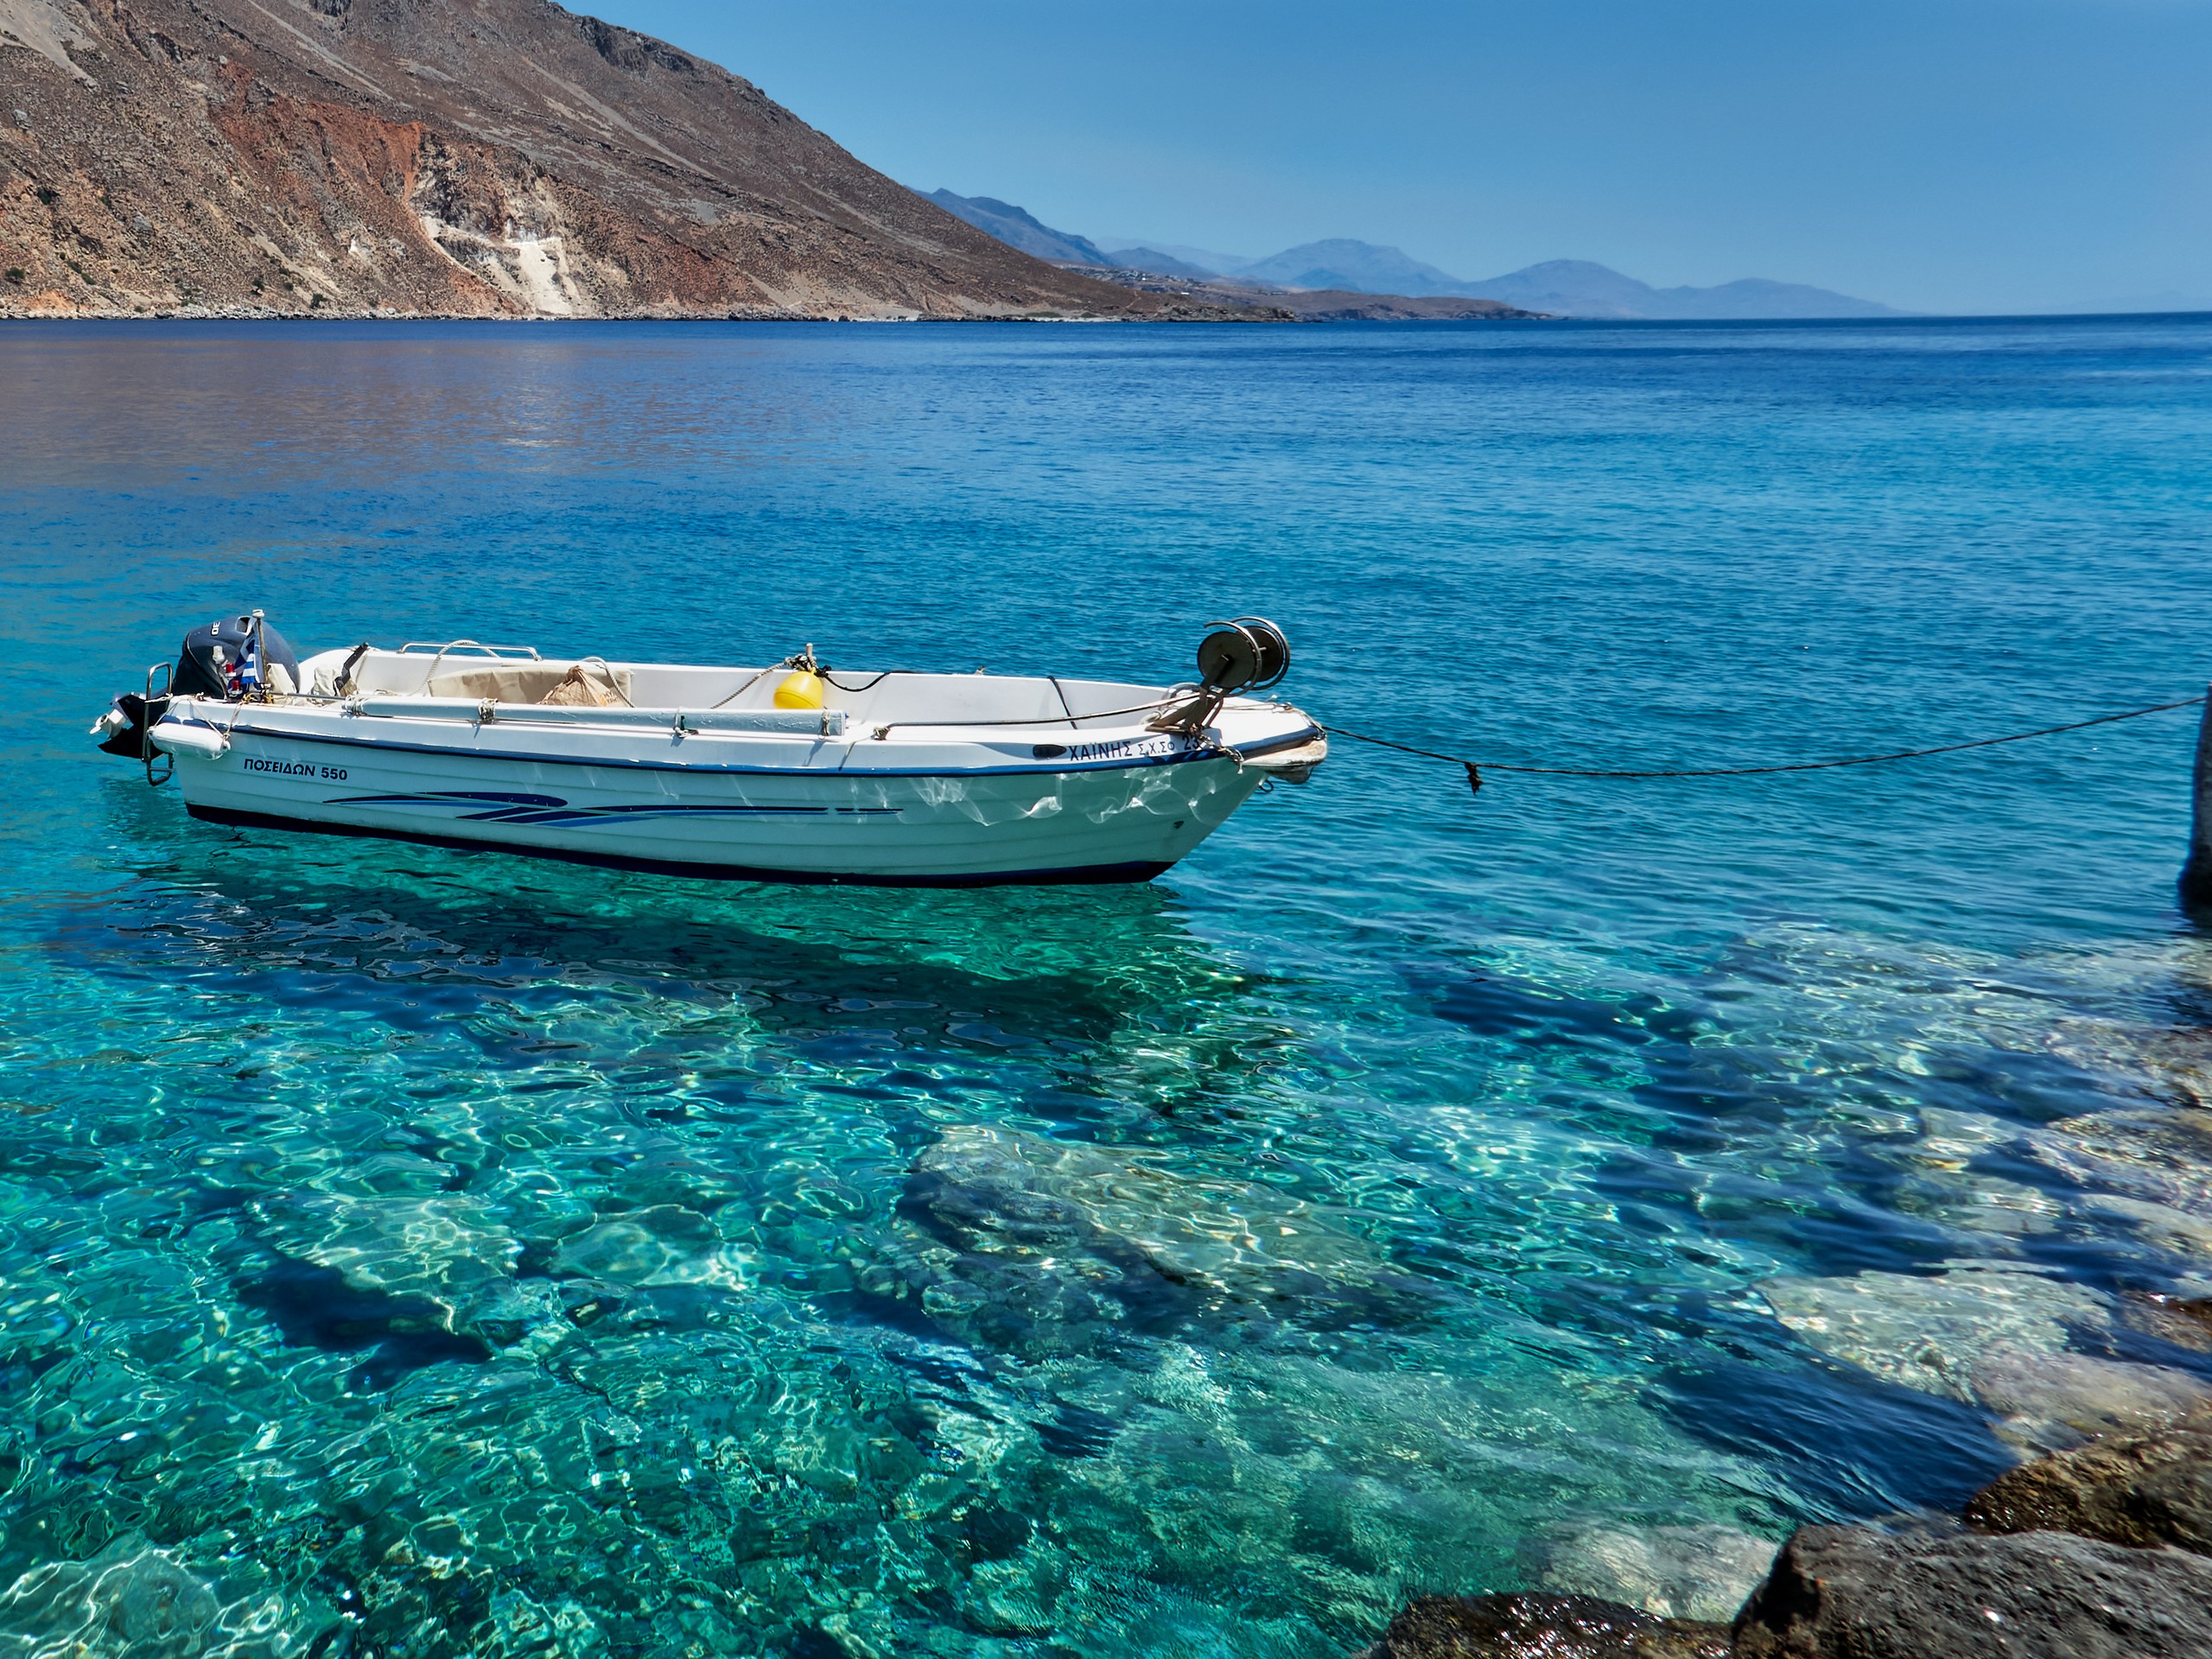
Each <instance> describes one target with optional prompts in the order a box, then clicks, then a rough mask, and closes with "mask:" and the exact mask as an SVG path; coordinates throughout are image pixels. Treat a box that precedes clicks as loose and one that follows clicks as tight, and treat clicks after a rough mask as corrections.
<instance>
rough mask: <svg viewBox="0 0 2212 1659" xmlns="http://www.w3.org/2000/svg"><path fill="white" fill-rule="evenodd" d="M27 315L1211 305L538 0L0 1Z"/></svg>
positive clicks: (2, 165) (1200, 308) (13, 306)
mask: <svg viewBox="0 0 2212 1659" xmlns="http://www.w3.org/2000/svg"><path fill="white" fill-rule="evenodd" d="M26 314H29V315H79V316H114V315H123V316H129V315H164V314H183V315H203V314H219V315H303V314H313V315H407V316H420V315H436V316H539V317H547V316H555V317H563V316H605V317H634V316H652V317H993V316H1154V317H1159V316H1178V315H1199V316H1204V315H1222V314H1221V313H1220V312H1219V311H1218V310H1217V309H1215V308H1213V307H1211V306H1210V305H1208V304H1205V303H1204V302H1193V301H1188V300H1183V299H1179V298H1178V297H1176V296H1162V295H1158V294H1147V293H1144V292H1141V291H1132V290H1131V289H1127V288H1122V287H1115V286H1109V285H1107V284H1104V283H1096V282H1093V281H1091V280H1090V279H1088V278H1086V277H1082V276H1080V275H1077V274H1075V273H1071V272H1067V271H1063V270H1056V269H1054V268H1053V267H1052V266H1050V265H1047V264H1043V263H1041V262H1039V261H1038V260H1035V259H1032V258H1029V257H1027V256H1025V255H1023V254H1021V253H1020V252H1019V251H1015V250H1014V249H1011V248H1008V247H1007V246H1005V245H1003V244H1001V243H1000V242H998V241H996V240H995V239H994V238H991V237H989V236H987V235H985V234H984V233H983V232H982V231H979V230H977V229H976V228H974V227H973V226H969V225H967V224H963V222H962V221H961V220H960V219H957V218H955V217H954V216H953V215H952V214H950V213H946V212H944V210H943V209H942V208H939V207H937V206H935V205H934V204H932V203H931V202H929V201H926V200H923V199H922V198H921V197H919V196H918V195H916V194H913V193H912V191H909V190H907V189H906V188H903V187H902V186H900V185H899V184H896V183H894V182H893V181H891V180H889V179H887V178H886V177H884V176H883V175H881V174H880V173H877V172H875V171H874V169H872V168H868V167H866V166H863V165H862V164H861V162H858V161H856V160H855V159H854V158H853V157H852V156H849V155H848V154H847V153H846V152H845V151H844V150H842V149H840V148H839V147H838V146H837V145H836V143H832V142H831V141H830V140H829V138H827V137H824V136H823V134H821V133H819V132H817V131H816V130H814V129H813V128H811V127H810V126H808V125H807V124H805V123H804V122H803V121H801V120H800V119H799V118H798V117H796V116H794V115H792V114H791V112H790V111H788V110H785V109H784V108H782V107H781V106H780V105H777V104H775V103H774V102H772V100H770V99H768V97H767V96H766V94H765V93H763V92H761V91H760V89H759V88H758V87H756V86H752V85H751V84H749V83H748V82H747V81H744V80H741V79H738V78H737V77H736V76H734V75H732V74H729V73H726V72H725V71H723V70H721V69H719V68H717V67H715V66H714V65H713V64H710V63H705V62H702V61H701V60H698V59H696V58H694V57H691V56H689V55H688V54H684V53H682V52H679V51H677V49H676V48H673V47H671V46H668V45H665V44H664V43H663V42H661V41H656V40H652V39H650V38H648V37H646V36H645V35H635V34H632V33H631V32H630V31H628V30H626V29H615V28H612V27H610V26H609V25H607V24H606V23H602V22H599V21H597V20H596V19H594V18H590V17H581V16H575V15H573V14H571V13H569V12H567V11H563V10H561V8H559V7H558V6H556V5H551V4H549V3H545V0H438V3H435V4H423V3H419V0H0V315H26ZM1245 315H1249V313H1246V314H1245Z"/></svg>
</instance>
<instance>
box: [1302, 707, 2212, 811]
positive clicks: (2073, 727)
mask: <svg viewBox="0 0 2212 1659" xmlns="http://www.w3.org/2000/svg"><path fill="white" fill-rule="evenodd" d="M2203 701H2204V698H2203V697H2202V696H2196V697H2183V698H2182V699H2181V700H2180V701H2179V702H2154V703H2152V705H2151V706H2150V707H2149V708H2147V709H2125V710H2123V711H2122V712H2120V714H2117V715H2098V716H2097V717H2096V718H2095V719H2094V720H2075V721H2068V722H2067V723H2066V724H2065V725H2063V726H2038V727H2037V728H2036V729H2035V730H2033V731H2031V732H2007V733H2006V734H2005V735H2004V736H2002V737H1977V738H1974V739H1973V740H1971V741H1967V742H1965V743H1939V744H1937V745H1936V747H1933V748H1929V749H1897V750H1894V751H1892V752H1891V753H1887V754H1854V755H1852V756H1849V757H1848V758H1847V759H1845V760H1794V761H1791V762H1789V763H1788V764H1787V765H1783V766H1700V767H1691V768H1675V769H1670V770H1667V771H1651V772H1624V771H1617V770H1612V769H1609V768H1600V767H1589V766H1513V765H1510V764H1508V763H1507V762H1505V761H1503V760H1479V761H1478V760H1468V759H1466V758H1465V756H1464V755H1457V754H1440V753H1438V752H1437V751H1436V750H1434V749H1421V748H1415V747H1414V746H1413V745H1412V744H1410V743H1398V742H1394V741H1391V740H1390V739H1389V738H1387V737H1370V736H1369V735H1368V734H1366V733H1364V732H1348V731H1346V730H1345V729H1344V728H1343V727H1341V726H1324V727H1323V728H1321V729H1322V730H1323V731H1325V732H1326V733H1328V734H1329V735H1330V736H1332V737H1348V738H1350V739H1351V741H1353V742H1355V743H1372V744H1374V745H1375V746H1376V747H1378V748H1384V749H1396V750H1397V751H1399V752H1400V753H1402V754H1417V755H1419V756H1421V759H1422V760H1441V761H1444V762H1446V764H1447V765H1450V766H1465V768H1466V769H1467V784H1468V786H1469V787H1470V788H1471V789H1480V788H1481V787H1482V786H1483V768H1484V767H1488V768H1489V769H1490V770H1491V771H1492V772H1541V773H1542V774H1543V775H1544V776H1546V777H1550V778H1756V777H1758V776H1761V775H1762V774H1764V773H1768V772H1826V771H1827V770H1828V769H1829V768H1831V767H1834V766H1878V765H1880V764H1881V763H1882V762H1884V761H1886V760H1918V759H1920V758H1921V757H1922V756H1923V755H1928V754H1956V753H1958V752H1959V751H1960V750H1961V749H1986V748H1988V747H1990V746H1991V745H1992V744H1995V743H2020V742H2024V741H2026V740H2028V739H2029V738H2031V737H2050V736H2051V735H2052V734H2055V733H2058V732H2079V731H2084V730H2086V729H2087V728H2089V727H2092V726H2109V725H2111V724H2112V723H2113V721H2117V720H2140V719H2141V718H2142V717H2143V716H2144V715H2163V714H2164V713H2165V712H2166V711H2167V710H2168V709H2193V708H2195V707H2196V705H2197V704H2199V703H2201V702H2203Z"/></svg>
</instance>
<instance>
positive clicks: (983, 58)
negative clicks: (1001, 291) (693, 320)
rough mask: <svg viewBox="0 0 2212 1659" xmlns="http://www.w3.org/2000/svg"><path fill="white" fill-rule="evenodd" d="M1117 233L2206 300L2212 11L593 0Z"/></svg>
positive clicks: (1253, 249) (925, 179)
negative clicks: (2171, 294) (1347, 242)
mask: <svg viewBox="0 0 2212 1659" xmlns="http://www.w3.org/2000/svg"><path fill="white" fill-rule="evenodd" d="M570 3H571V4H572V5H573V6H575V8H576V9H580V10H596V11H597V12H598V13H599V15H601V16H605V17H607V19H609V20H610V21H613V22H620V23H624V24H627V25H628V26H630V27H632V28H633V29H644V30H645V31H646V32H648V33H651V34H654V35H661V36H663V37H664V38H665V39H668V40H670V41H674V42H675V43H677V45H679V46H682V47H683V48H687V49H690V50H692V51H696V52H698V53H702V54H705V55H707V56H709V57H711V58H713V59H715V60H716V61H718V62H721V63H722V64H724V65H726V66H727V67H729V68H731V69H733V70H734V71H735V72H736V73H739V74H741V75H743V76H745V77H746V78H747V79H750V80H753V81H754V82H755V83H757V84H758V85H760V86H761V87H763V88H764V89H765V90H766V92H768V94H769V95H770V96H771V97H772V98H774V99H777V100H778V101H779V103H782V104H784V105H786V106H788V107H789V108H791V109H792V110H794V111H797V112H798V114H799V115H800V116H802V117H803V118H805V119H806V120H807V121H809V122H810V123H812V124H814V125H816V126H817V127H819V128H821V129H822V130H824V131H825V132H827V133H829V135H830V136H831V137H834V138H836V140H837V141H838V142H839V143H842V144H844V145H845V146H846V147H847V148H848V149H851V150H852V151H854V152H855V154H856V155H858V156H860V157H861V159H862V160H864V161H866V162H869V163H870V164H871V165H873V166H875V167H878V168H881V169H882V170H883V171H885V172H887V173H888V174H890V175H892V176H893V177H894V178H897V179H899V180H901V181H904V182H906V183H908V184H912V185H914V186H917V187H918V188H923V189H930V188H935V187H937V186H939V185H944V186H948V187H950V188H952V189H954V190H957V191H959V192H961V193H962V194H968V195H995V196H1000V197H1003V198H1004V199H1006V200H1010V201H1014V202H1019V203H1020V204H1021V205H1022V206H1024V207H1027V208H1029V209H1030V210H1031V211H1032V212H1033V213H1036V214H1037V215H1038V216H1039V218H1040V219H1044V220H1045V221H1046V223H1047V224H1050V225H1054V226H1058V227H1060V228H1062V229H1065V230H1071V231H1075V232H1080V233H1083V234H1086V235H1091V236H1128V237H1150V238H1158V239H1160V240H1163V241H1172V242H1179V243H1188V244H1194V245H1199V246H1204V247H1212V248H1218V249H1223V250H1226V251H1230V252H1241V253H1249V254H1255V255H1258V254H1265V253H1270V252H1273V251H1275V250H1277V249H1279V248H1282V247H1286V246H1289V245H1293V244H1294V243H1299V242H1305V241H1312V240H1315V239H1317V238H1322V237H1328V236H1351V237H1357V238H1362V239H1363V240H1367V241H1371V242H1383V243H1390V244H1394V245H1397V246H1400V247H1402V248H1404V249H1405V250H1406V251H1408V252H1409V253H1411V254H1413V255H1414V257H1417V258H1421V259H1426V260H1428V261H1430V262H1431V263H1433V264H1439V265H1441V266H1443V267H1444V268H1445V269H1446V270H1449V271H1452V272H1453V273H1454V274H1456V275H1459V276H1462V277H1491V276H1496V275H1497V274H1499V273H1501V272H1503V271H1506V270H1514V269H1516V268H1517V267H1519V266H1522V265H1524V264H1531V263H1533V262H1535V261H1536V260H1540V259H1551V258H1563V257H1571V258H1586V259H1595V260H1599V261H1600V262H1601V263H1603V264H1609V265H1612V266H1615V267H1616V268H1618V269H1619V270H1625V271H1627V272H1628V273H1630V275H1631V276H1636V277H1642V278H1643V279H1644V280H1645V281H1647V282H1652V283H1662V284H1669V283H1716V282H1725V281H1727V280H1729V279H1730V278H1732V277H1749V276H1758V277H1777V278H1780V279H1783V280H1786V281H1795V282H1809V283H1819V284H1821V286H1823V287H1828V288H1836V289H1843V290H1845V291H1847V292H1850V293H1855V294H1861V295H1865V296H1867V297H1869V298H1873V299H1879V300H1885V301H1887V302H1890V303H1891V304H1895V305H1901V306H1906V307H1910V308H1916V309H1927V310H1937V311H1992V310H2022V309H2036V308H2044V307H2058V306H2065V305H2069V304H2074V303H2079V302H2090V301H2097V300H2102V299H2107V298H2119V297H2126V296H2135V295H2145V294H2155V293H2159V292H2163V291H2167V290H2174V291H2178V292H2181V293H2184V294H2187V295H2190V296H2203V297H2206V298H2208V299H2212V0H1912V3H1897V0H1853V3H1849V4H1842V3H1831V0H1806V3H1792V0H1766V3H1762V4H1749V3H1738V0H1716V3H1706V4H1700V3H1688V4H1683V3H1677V4H1672V5H1669V4H1654V3H1650V0H1643V3H1635V0H1531V3H1528V4H1523V5H1511V6H1509V5H1499V4H1491V3H1482V4H1468V5H1456V6H1454V5H1446V4H1427V5H1416V4H1410V3H1402V0H1374V3H1369V4H1366V5H1363V6H1351V5H1344V4H1342V3H1338V4H1335V5H1326V6H1324V5H1319V4H1309V3H1305V0H1287V3H1276V4H1270V5H1264V6H1262V5H1253V4H1246V3H1243V0H1173V3H1165V0H1122V3H1120V4H1117V5H1114V6H1080V7H1077V6H1039V5H1037V4H1035V3H1033V0H1032V3H1024V4H1015V3H1001V0H973V3H963V0H942V3H939V4H936V5H931V6H923V5H916V4H894V3H883V0H811V3H809V4H806V5H804V6H792V5H790V4H789V3H784V4H779V5H766V4H756V3H752V0H596V3H594V0H570Z"/></svg>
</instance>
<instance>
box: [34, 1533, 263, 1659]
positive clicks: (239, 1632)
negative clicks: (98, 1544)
mask: <svg viewBox="0 0 2212 1659" xmlns="http://www.w3.org/2000/svg"><path fill="white" fill-rule="evenodd" d="M282 1614H283V1604H282V1602H281V1601H280V1600H278V1599H277V1598H275V1597H273V1596H272V1597H269V1598H267V1599H264V1600H261V1601H253V1600H251V1599H249V1600H248V1601H246V1602H244V1603H240V1604H238V1605H233V1606H231V1607H228V1608H226V1607H225V1606H224V1605H222V1603H221V1602H220V1600H219V1598H218V1595H217V1593H216V1590H215V1587H214V1586H213V1585H211V1584H209V1583H208V1582H207V1581H206V1580H202V1579H200V1578H199V1577H197V1576H195V1575H194V1573H190V1572H188V1571H187V1570H186V1568H185V1567H184V1566H183V1565H182V1563H181V1562H180V1561H179V1560H178V1559H177V1558H176V1556H175V1555H174V1554H171V1553H170V1552H169V1551H168V1550H165V1549H156V1548H153V1547H151V1546H150V1545H147V1544H143V1543H134V1542H129V1541H118V1543H116V1544H114V1545H111V1546H110V1547H109V1548H107V1549H105V1550H103V1551H102V1552H101V1553H100V1554H99V1555H97V1556H95V1557H93V1558H92V1560H88V1561H53V1562H48V1563H47V1564H45V1565H43V1566H41V1567H34V1568H33V1569H31V1571H29V1572H28V1573H24V1574H23V1575H22V1577H21V1578H19V1579H17V1580H16V1581H15V1583H14V1584H12V1585H10V1586H9V1587H8V1589H7V1590H6V1592H4V1593H0V1653H4V1654H9V1655H17V1654H20V1655H23V1656H26V1659H29V1656H47V1655H53V1656H62V1655H72V1656H74V1655H83V1656H93V1655H108V1654H113V1655H118V1656H129V1659H195V1656H198V1655H201V1654H205V1653H208V1652H210V1651H214V1650H219V1651H221V1652H222V1653H224V1654H225V1655H226V1656H232V1659H276V1656H278V1655H280V1654H282V1653H283V1651H284V1650H285V1648H286V1647H287V1645H288V1643H287V1641H286V1638H285V1637H284V1636H283V1634H282V1633H281V1630H280V1629H279V1624H280V1620H281V1616H282Z"/></svg>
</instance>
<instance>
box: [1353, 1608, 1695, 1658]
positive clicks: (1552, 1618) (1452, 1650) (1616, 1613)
mask: <svg viewBox="0 0 2212 1659" xmlns="http://www.w3.org/2000/svg"><path fill="white" fill-rule="evenodd" d="M1727 1656H1728V1627H1727V1626H1726V1625H1725V1624H1692V1623H1689V1622H1688V1621H1684V1620H1680V1619H1671V1618H1654V1617H1652V1616H1651V1615H1650V1614H1649V1613H1641V1612H1638V1611H1637V1610H1636V1609H1635V1608H1633V1607H1624V1606H1622V1605H1620V1604H1619V1603H1618V1602H1612V1601H1601V1600H1599V1599H1597V1598H1596V1597H1594V1596H1548V1595H1502V1596H1422V1597H1421V1598H1419V1599H1416V1600H1414V1601H1413V1602H1410V1603H1408V1605H1407V1606H1406V1607H1405V1608H1404V1610H1403V1611H1401V1612H1400V1613H1399V1614H1398V1616H1397V1617H1396V1618H1394V1619H1392V1620H1391V1621H1390V1628H1389V1630H1388V1631H1387V1632H1386V1633H1385V1634H1384V1636H1383V1640H1382V1641H1381V1642H1379V1643H1376V1645H1375V1646H1374V1647H1372V1648H1370V1649H1368V1653H1367V1656H1366V1659H1727Z"/></svg>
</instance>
